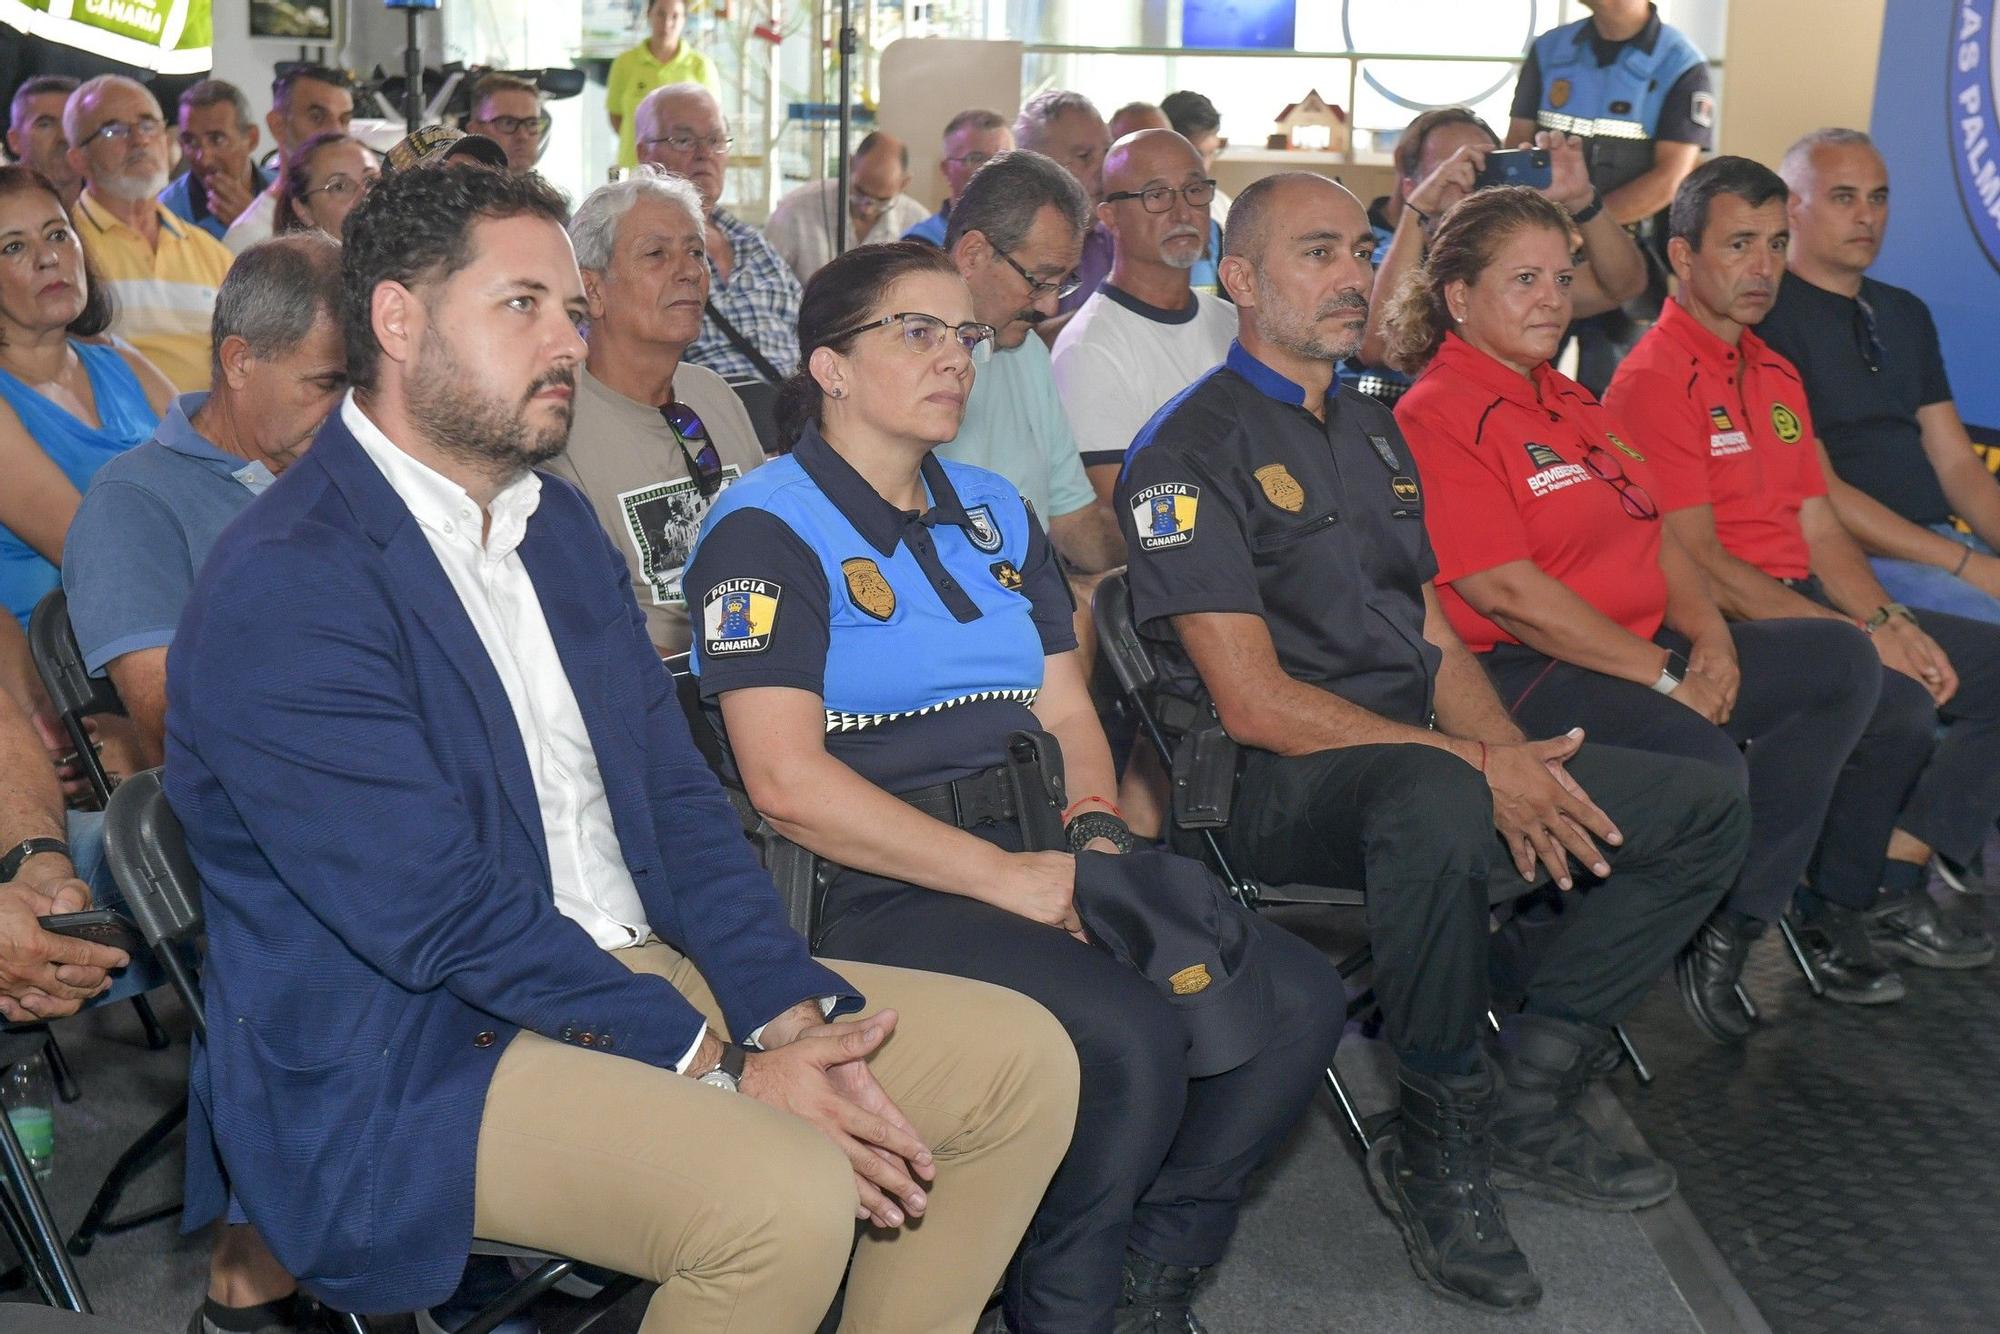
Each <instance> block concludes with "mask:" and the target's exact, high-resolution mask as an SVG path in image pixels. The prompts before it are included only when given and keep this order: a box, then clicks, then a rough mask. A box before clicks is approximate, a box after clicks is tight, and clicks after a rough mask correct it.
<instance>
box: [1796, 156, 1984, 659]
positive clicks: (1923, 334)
mask: <svg viewBox="0 0 2000 1334" xmlns="http://www.w3.org/2000/svg"><path fill="white" fill-rule="evenodd" d="M1778 174H1779V175H1780V176H1782V177H1783V178H1784V180H1785V184H1786V185H1787V186H1788V187H1790V190H1791V202H1790V204H1789V205H1788V206H1787V218H1788V221H1789V222H1790V224H1791V232H1792V244H1791V250H1790V252H1789V253H1788V255H1787V256H1786V264H1787V267H1788V269H1789V276H1788V277H1787V278H1786V279H1785V281H1784V282H1783V283H1782V284H1781V285H1780V286H1779V288H1778V299H1777V301H1776V303H1774V304H1773V305H1772V307H1771V313H1770V314H1769V315H1768V316H1766V317H1765V319H1764V322H1763V323H1762V324H1761V325H1759V326H1758V327H1757V332H1758V334H1759V335H1760V336H1761V337H1762V338H1763V339H1764V340H1765V341H1766V342H1768V343H1769V344H1770V345H1771V346H1772V347H1773V348H1775V349H1776V350H1777V351H1778V352H1779V353H1781V354H1782V355H1783V356H1784V358H1785V359H1786V360H1787V361H1789V362H1791V363H1792V365H1794V366H1796V367H1797V368H1798V372H1799V376H1800V378H1802V379H1803V380H1804V381H1805V385H1806V397H1807V398H1808V399H1809V400H1810V401H1811V403H1812V417H1813V422H1814V424H1815V425H1816V426H1817V427H1818V428H1819V438H1820V441H1821V442H1822V443H1823V444H1824V445H1825V446H1826V458H1827V463H1828V464H1829V465H1830V470H1829V472H1828V474H1827V479H1826V481H1827V487H1828V493H1829V495H1830V496H1831V497H1832V500H1833V506H1834V509H1835V510H1837V511H1838V512H1839V514H1840V521H1841V522H1842V523H1843V524H1845V525H1846V526H1847V528H1848V530H1849V531H1850V532H1852V533H1853V534H1854V537H1855V540H1856V541H1858V542H1860V543H1861V547H1862V549H1863V550H1864V551H1866V552H1867V553H1868V555H1869V557H1870V562H1869V563H1870V564H1871V565H1873V566H1874V569H1875V577H1876V578H1878V579H1880V580H1881V581H1882V586H1883V587H1884V588H1885V589H1887V590H1888V591H1889V594H1890V596H1891V597H1894V598H1895V599H1896V600H1897V601H1899V602H1906V603H1908V604H1909V605H1911V606H1913V607H1929V608H1930V609H1932V610H1933V611H1943V612H1950V613H1951V614H1952V615H1954V616H1970V617H1972V618H1973V619H1974V620H1980V621H1995V622H2000V556H1996V555H1995V549H1996V548H2000V483H1996V482H1995V481H1994V478H1993V476H1992V474H1991V473H1989V472H1987V470H1986V468H1985V467H1984V466H1982V464H1981V463H1980V460H1979V456H1978V455H1977V454H1975V453H1973V450H1972V439H1971V437H1970V436H1968V435H1967V434H1966V430H1965V423H1964V422H1963V421H1962V420H1960V418H1959V415H1958V408H1957V406H1956V405H1954V404H1953V402H1952V396H1951V381H1950V378H1949V377H1948V376H1947V375H1946V373H1945V364H1944V352H1943V350H1942V349H1941V348H1940V347H1939V345H1938V332H1937V325H1936V324H1934V323H1933V322H1932V320H1931V313H1930V309H1929V308H1928V307H1927V306H1926V305H1925V304H1924V301H1923V298H1921V297H1919V296H1918V295H1917V294H1916V293H1914V292H1910V291H1906V290H1904V289H1903V288H1900V287H1892V286H1890V285H1889V284H1888V283H1885V282H1879V281H1877V280H1876V279H1874V278H1870V277H1869V276H1868V268H1869V266H1870V265H1872V264H1874V262H1875V257H1876V256H1877V255H1878V254H1880V253H1881V250H1882V236H1883V233H1884V232H1885V231H1887V229H1888V224H1889V168H1888V166H1887V164H1886V163H1884V162H1883V160H1882V155H1881V154H1880V153H1879V152H1877V151H1876V149H1875V145H1874V143H1873V142H1872V141H1871V140H1870V139H1869V138H1868V136H1867V135H1866V134H1863V133H1862V132H1861V131H1859V130H1841V129H1824V130H1815V131H1814V132H1813V133H1811V134H1809V135H1807V136H1806V137H1805V138H1803V139H1801V140H1799V141H1798V142H1797V143H1795V144H1793V145H1792V146H1791V148H1790V149H1788V150H1787V151H1786V153H1785V157H1784V161H1783V162H1781V163H1780V164H1779V166H1778ZM1954 517H1956V518H1958V519H1959V520H1961V521H1963V523H1964V524H1965V526H1966V528H1967V529H1969V530H1970V531H1960V530H1959V528H1958V527H1957V526H1956V525H1954V524H1953V523H1952V519H1953V518H1954Z"/></svg>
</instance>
